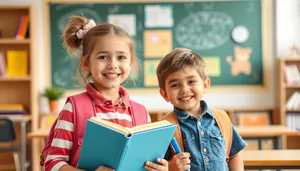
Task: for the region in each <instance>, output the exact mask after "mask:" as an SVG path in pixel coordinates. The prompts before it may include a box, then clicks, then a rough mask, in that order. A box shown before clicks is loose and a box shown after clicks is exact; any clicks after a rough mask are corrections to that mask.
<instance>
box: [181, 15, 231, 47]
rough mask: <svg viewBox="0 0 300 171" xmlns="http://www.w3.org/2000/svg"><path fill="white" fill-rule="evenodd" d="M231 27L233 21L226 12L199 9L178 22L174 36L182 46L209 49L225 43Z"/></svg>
mask: <svg viewBox="0 0 300 171" xmlns="http://www.w3.org/2000/svg"><path fill="white" fill-rule="evenodd" d="M233 27H234V21H233V19H232V18H231V17H230V16H229V15H227V14H226V13H223V12H213V11H200V12H196V13H193V14H191V15H189V16H188V17H186V18H184V19H183V20H181V21H180V22H179V24H178V25H177V26H176V28H175V38H176V39H177V41H178V42H179V43H180V44H181V45H182V46H184V47H187V48H191V49H195V50H209V49H213V48H216V47H219V46H221V45H223V44H224V43H226V42H227V41H228V40H229V38H230V32H231V30H232V28H233Z"/></svg>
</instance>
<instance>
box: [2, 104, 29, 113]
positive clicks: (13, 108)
mask: <svg viewBox="0 0 300 171" xmlns="http://www.w3.org/2000/svg"><path fill="white" fill-rule="evenodd" d="M25 113H26V112H25V109H24V105H22V104H0V115H1V116H2V115H16V114H25Z"/></svg>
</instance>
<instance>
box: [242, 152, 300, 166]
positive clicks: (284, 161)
mask: <svg viewBox="0 0 300 171" xmlns="http://www.w3.org/2000/svg"><path fill="white" fill-rule="evenodd" d="M241 154H242V156H243V159H244V167H245V169H247V170H250V169H251V170H252V169H300V150H244V151H242V152H241Z"/></svg>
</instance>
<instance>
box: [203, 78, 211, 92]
mask: <svg viewBox="0 0 300 171" xmlns="http://www.w3.org/2000/svg"><path fill="white" fill-rule="evenodd" d="M209 88H210V79H209V78H208V77H207V78H206V79H205V80H204V82H203V92H204V93H207V92H208V89H209Z"/></svg>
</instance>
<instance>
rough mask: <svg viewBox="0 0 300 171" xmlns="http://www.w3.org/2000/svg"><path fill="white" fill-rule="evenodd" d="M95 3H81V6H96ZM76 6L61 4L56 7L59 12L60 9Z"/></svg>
mask: <svg viewBox="0 0 300 171" xmlns="http://www.w3.org/2000/svg"><path fill="white" fill-rule="evenodd" d="M94 5H95V4H85V5H81V7H82V8H83V7H85V8H92V7H94ZM72 6H74V5H73V4H59V5H57V6H56V7H55V10H56V11H57V12H59V11H60V10H62V9H64V8H69V7H72Z"/></svg>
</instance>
